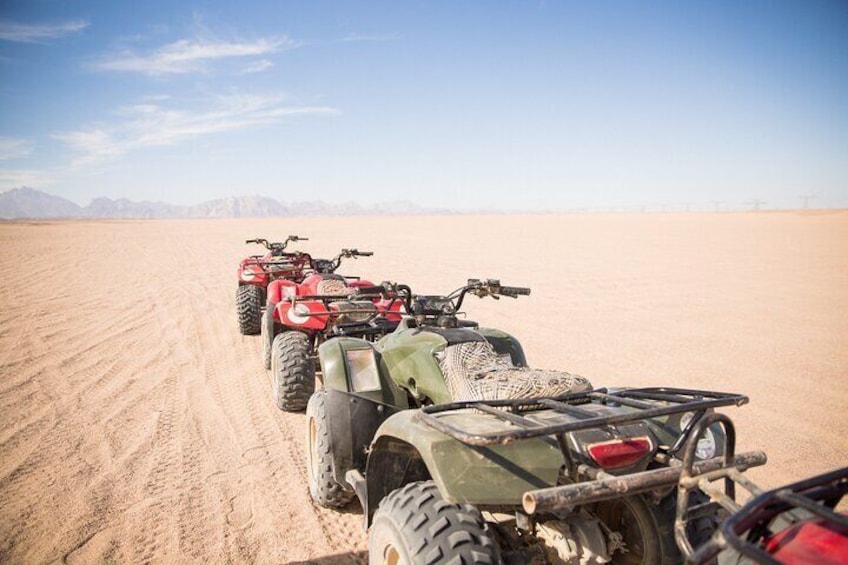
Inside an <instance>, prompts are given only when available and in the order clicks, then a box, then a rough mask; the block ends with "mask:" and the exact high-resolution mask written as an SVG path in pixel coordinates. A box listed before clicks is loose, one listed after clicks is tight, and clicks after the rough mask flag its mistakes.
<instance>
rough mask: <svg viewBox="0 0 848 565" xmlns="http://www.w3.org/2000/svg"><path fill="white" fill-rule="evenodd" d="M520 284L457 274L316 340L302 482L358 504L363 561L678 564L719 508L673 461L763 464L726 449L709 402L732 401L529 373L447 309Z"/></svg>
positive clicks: (509, 343) (507, 348) (501, 343)
mask: <svg viewBox="0 0 848 565" xmlns="http://www.w3.org/2000/svg"><path fill="white" fill-rule="evenodd" d="M529 293H530V291H529V289H525V288H516V287H507V286H502V285H500V283H499V282H498V281H494V280H487V281H480V280H470V281H469V283H468V284H467V285H466V286H463V287H461V288H460V289H457V291H455V292H454V293H452V294H450V295H448V296H421V295H415V296H410V298H409V299H408V303H407V305H406V306H407V312H409V313H411V315H410V316H407V317H405V318H404V319H403V320H402V321H401V322H400V325H399V326H398V327H397V329H396V330H395V331H393V332H392V333H390V334H388V335H386V336H385V337H383V338H381V339H380V340H379V341H377V342H376V343H373V342H368V341H366V340H363V339H353V338H347V337H340V338H337V339H334V340H331V341H328V342H326V343H324V344H323V345H321V347H320V348H319V359H320V362H321V369H322V371H323V381H324V388H323V389H321V390H319V391H317V392H316V393H315V394H314V395H313V396H312V398H311V399H310V401H309V404H308V407H307V412H306V413H307V422H308V423H307V434H308V441H307V444H308V449H307V451H308V453H307V462H308V469H309V490H310V493H311V495H312V498H313V499H314V500H315V501H316V502H317V503H318V504H319V505H321V506H324V507H330V508H339V507H343V506H345V505H347V504H348V503H349V502H351V501H352V499H353V498H354V497H357V498H358V499H359V502H360V503H361V505H362V508H363V512H364V517H365V525H366V528H369V559H370V562H371V563H389V564H398V563H416V564H417V563H428V564H430V563H448V562H450V563H501V562H504V563H568V564H590V563H610V562H612V563H627V564H629V563H640V564H645V565H652V564H660V563H677V562H680V561H682V558H683V557H682V556H683V555H686V554H689V553H690V552H691V550H692V546H693V545H695V546H697V545H700V544H701V543H703V542H705V541H706V540H707V539H708V538H709V536H710V535H711V534H712V532H713V531H714V530H715V528H716V525H717V521H716V520H717V517H716V514H717V512H718V505H717V504H715V503H712V502H710V501H709V498H707V497H706V496H705V495H704V494H703V493H702V492H701V491H700V490H699V489H697V488H695V489H693V488H692V487H691V486H687V489H678V481H680V480H681V474H682V472H681V469H684V470H686V471H687V472H686V473H685V475H686V476H685V477H684V478H689V479H691V477H692V476H708V474H709V473H711V472H715V471H717V470H719V469H726V468H728V467H733V468H734V469H738V470H745V469H747V468H748V467H751V466H755V465H762V464H764V463H765V460H766V458H765V454H763V453H762V452H751V453H745V454H741V455H737V456H734V449H735V446H734V443H735V439H734V437H735V435H734V431H733V425H732V423H731V422H730V420H729V419H727V418H726V417H722V418H717V417H719V416H722V415H721V414H718V413H715V412H714V409H715V408H717V407H722V406H731V405H737V406H738V405H742V404H744V403H746V402H747V400H748V399H747V398H746V397H745V396H741V395H737V394H726V393H717V392H707V391H696V390H683V389H673V388H650V389H618V390H613V389H605V388H592V386H591V385H590V384H589V382H588V381H587V380H586V379H584V378H583V377H580V376H577V375H573V374H569V373H565V372H560V371H541V370H534V369H530V368H528V367H527V362H526V359H525V356H524V352H523V350H522V347H521V344H520V343H519V342H518V340H517V339H515V338H514V337H513V336H511V335H509V334H507V333H505V332H503V331H499V330H495V329H490V328H482V327H479V326H478V324H476V323H475V322H471V321H468V320H465V319H461V317H460V316H458V315H459V314H461V313H460V309H461V307H462V302H463V299H464V298H465V296H466V295H468V294H473V295H476V296H478V297H484V296H491V297H494V298H498V297H500V296H508V297H513V298H515V297H517V296H519V295H527V294H529ZM690 452H691V454H690ZM687 454H688V455H687ZM684 459H686V464H687V465H688V466H685V467H684V466H683V465H682V462H683V460H684ZM704 473H707V475H703V474H704ZM727 488H728V489H732V485H730V486H728V487H727ZM678 492H680V493H682V494H681V499H682V500H684V503H682V504H680V505H678V504H677V493H678ZM729 494H730V496H732V495H733V493H732V492H730V493H729ZM678 506H679V507H678ZM676 538H677V539H676Z"/></svg>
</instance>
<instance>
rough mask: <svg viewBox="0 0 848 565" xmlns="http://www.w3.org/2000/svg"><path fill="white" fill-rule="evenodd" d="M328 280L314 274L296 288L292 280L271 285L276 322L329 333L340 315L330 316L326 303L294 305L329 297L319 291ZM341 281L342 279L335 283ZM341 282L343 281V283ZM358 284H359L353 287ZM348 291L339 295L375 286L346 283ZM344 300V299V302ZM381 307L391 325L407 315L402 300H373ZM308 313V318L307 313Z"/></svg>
mask: <svg viewBox="0 0 848 565" xmlns="http://www.w3.org/2000/svg"><path fill="white" fill-rule="evenodd" d="M327 278H328V277H327V276H325V275H321V274H318V273H313V274H311V275H309V276H307V277H306V278H305V279H304V280H303V282H302V283H300V284H296V283H294V282H292V281H288V280H281V279H278V280H275V281H273V282H272V283H271V284H270V285H268V302H269V304H270V303H276V304H277V306H276V309H275V311H274V320H275V321H276V322H279V323H281V324H283V325H284V326H288V327H289V328H292V329H297V330H300V331H305V332H307V333H312V332H320V331H322V330H325V329H326V328H327V326H328V324H331V323H333V321H334V320H335V319H336V312H335V311H334V312H332V313H331V312H330V311H328V309H327V305H326V304H325V303H324V301H322V300H320V299H317V300H309V299H306V300H296V301H295V302H294V304H293V303H292V300H291V298H292V297H305V296H327V294H326V293H322V292H320V290H319V287H320V283H321V282H322V281H324V280H326V279H327ZM335 280H338V279H335ZM339 282H341V281H339ZM351 282H355V284H351ZM344 283H345V286H346V287H347V290H346V291H345V292H340V293H338V294H339V295H347V294H353V292H352V291H353V290H354V289H355V288H357V287H370V286H374V285H373V284H372V283H371V282H370V281H363V280H357V281H350V280H345V281H344ZM342 300H343V299H342ZM373 302H374V304H375V305H376V306H377V311H388V312H389V314H387V315H386V320H388V321H389V322H400V320H401V316H402V314H403V311H404V303H403V301H402V300H399V299H395V300H387V299H383V298H378V299H375V300H373ZM306 310H308V314H307V312H306Z"/></svg>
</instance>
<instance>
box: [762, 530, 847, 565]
mask: <svg viewBox="0 0 848 565" xmlns="http://www.w3.org/2000/svg"><path fill="white" fill-rule="evenodd" d="M765 550H766V551H767V552H769V553H770V554H771V555H772V556H773V557H774V558H775V559H777V560H778V561H780V562H781V563H785V564H786V565H805V564H811V565H812V564H816V565H839V564H845V563H848V530H846V529H845V528H841V527H840V526H839V525H837V524H831V523H829V522H827V521H826V520H810V521H808V522H803V523H801V524H796V525H794V526H791V527H789V528H786V529H785V530H782V531H780V532H778V533H777V534H775V535H774V536H772V537H771V538H770V539H769V540H768V541H767V542H765Z"/></svg>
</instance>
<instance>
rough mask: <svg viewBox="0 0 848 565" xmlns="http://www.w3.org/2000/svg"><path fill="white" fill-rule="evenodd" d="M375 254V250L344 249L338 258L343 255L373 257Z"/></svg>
mask: <svg viewBox="0 0 848 565" xmlns="http://www.w3.org/2000/svg"><path fill="white" fill-rule="evenodd" d="M372 255H374V252H373V251H360V250H359V249H342V251H341V253H339V255H338V258H339V259H341V258H342V257H371V256H372Z"/></svg>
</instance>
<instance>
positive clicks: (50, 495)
mask: <svg viewBox="0 0 848 565" xmlns="http://www.w3.org/2000/svg"><path fill="white" fill-rule="evenodd" d="M295 233H296V234H300V235H305V236H309V237H310V239H311V241H310V242H308V244H304V247H306V248H307V249H308V250H310V251H314V254H316V255H331V254H332V253H333V252H334V251H336V250H337V249H338V248H341V247H349V246H356V247H359V248H360V249H371V250H373V251H375V256H374V257H373V258H371V259H360V260H358V261H356V262H350V263H348V264H347V265H348V267H347V268H345V269H343V270H344V271H345V272H347V273H350V274H361V275H367V276H369V277H370V278H372V279H373V280H376V281H380V280H384V279H392V280H398V281H402V282H407V283H409V284H410V285H411V286H412V288H413V289H415V290H418V291H421V292H429V293H439V292H447V291H449V290H452V289H453V288H455V287H456V286H459V285H460V284H461V283H462V282H463V280H464V279H465V278H467V277H470V276H473V277H499V278H500V279H501V280H502V281H503V282H504V283H505V284H513V285H524V286H530V287H532V288H533V295H532V296H531V297H530V298H528V299H521V300H516V301H511V300H506V299H504V300H501V301H500V302H498V303H495V302H494V301H477V300H476V299H475V300H473V301H470V302H468V303H467V307H466V309H467V310H468V312H469V315H470V317H472V318H474V319H477V320H480V321H483V322H485V323H486V324H487V325H491V326H496V327H501V328H503V329H506V330H507V331H510V332H512V333H514V334H516V335H517V336H519V337H520V338H521V339H522V341H523V343H524V345H525V348H526V350H527V353H528V358H529V360H530V362H531V364H533V365H536V366H539V367H545V368H553V367H559V368H563V369H566V370H568V371H571V372H577V373H580V374H582V375H584V376H586V377H588V378H590V379H591V380H592V381H593V382H594V383H595V384H596V385H627V386H641V385H675V386H685V387H700V388H713V389H718V390H728V391H738V392H741V393H744V394H747V395H749V396H750V397H751V403H750V404H749V405H747V406H744V407H742V408H739V409H733V410H730V411H729V413H730V414H731V415H732V416H734V418H735V420H736V422H737V426H738V429H739V435H740V438H739V444H740V448H741V449H760V448H761V449H764V450H766V451H767V452H768V453H769V456H770V462H769V465H768V466H767V468H765V469H760V470H755V471H752V472H751V475H752V476H753V477H754V478H755V479H756V480H757V481H760V482H762V483H763V484H765V485H766V486H777V485H778V484H780V483H782V482H786V481H789V480H793V479H797V478H800V477H803V476H806V475H809V474H811V473H814V472H817V471H824V470H827V469H831V468H834V467H837V466H839V465H844V464H845V462H846V460H848V437H847V436H846V432H848V409H846V405H848V214H846V213H832V214H796V213H774V214H647V215H637V214H633V215H626V214H622V215H616V214H611V215H566V216H490V217H415V218H400V217H399V218H385V217H383V218H309V219H297V218H287V219H278V220H268V219H263V220H246V219H245V220H197V221H188V220H179V221H164V220H163V221H122V222H107V221H103V222H81V221H80V222H46V223H5V224H0V250H2V254H0V280H2V286H0V293H2V302H1V303H2V309H0V327H2V332H0V414H2V416H0V561H3V562H53V561H66V562H69V563H89V562H95V561H120V562H145V561H155V562H172V561H175V560H181V561H212V562H221V561H237V562H245V561H246V562H254V561H255V562H261V563H286V562H312V563H349V562H351V561H352V560H360V561H361V560H363V559H364V557H365V548H366V543H365V542H366V538H365V535H364V533H363V532H362V530H361V516H360V515H359V514H358V511H357V510H356V509H355V508H354V509H353V510H351V511H349V512H347V513H337V512H332V511H327V510H323V509H320V508H318V507H316V506H314V505H312V504H311V502H310V499H309V494H308V492H307V488H306V478H305V469H304V464H303V443H304V438H303V436H304V425H303V424H304V422H303V417H302V415H299V414H284V413H281V412H279V411H277V410H276V408H275V407H274V406H273V403H272V400H271V394H270V381H269V377H268V374H267V372H266V371H265V370H264V369H262V365H261V363H260V360H259V351H260V343H259V340H258V338H255V337H243V336H241V335H239V334H238V331H237V328H236V320H235V312H234V305H233V300H234V291H235V283H236V281H235V267H236V263H237V261H238V259H239V258H240V257H241V256H243V255H245V254H246V253H247V252H248V251H249V248H248V247H247V246H245V245H244V244H243V243H241V242H242V241H243V240H244V239H246V238H252V237H269V238H272V237H284V236H285V235H288V234H295Z"/></svg>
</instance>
